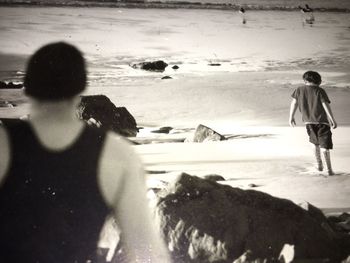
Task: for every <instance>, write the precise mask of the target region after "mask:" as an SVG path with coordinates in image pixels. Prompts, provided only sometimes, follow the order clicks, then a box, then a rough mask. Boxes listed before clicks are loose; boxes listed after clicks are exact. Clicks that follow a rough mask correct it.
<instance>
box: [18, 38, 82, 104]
mask: <svg viewBox="0 0 350 263" xmlns="http://www.w3.org/2000/svg"><path fill="white" fill-rule="evenodd" d="M85 86H86V68H85V60H84V57H83V55H82V53H81V52H80V51H79V50H78V49H77V48H76V47H74V46H72V45H70V44H67V43H64V42H58V43H52V44H48V45H45V46H43V47H41V48H40V49H39V50H38V51H36V52H35V53H34V55H33V56H32V57H31V58H30V59H29V62H28V64H27V70H26V75H25V78H24V87H25V93H26V94H27V95H29V96H31V97H33V98H35V99H38V100H44V101H58V100H63V99H69V98H72V97H74V96H75V95H77V94H79V93H80V92H82V91H83V90H84V89H85Z"/></svg>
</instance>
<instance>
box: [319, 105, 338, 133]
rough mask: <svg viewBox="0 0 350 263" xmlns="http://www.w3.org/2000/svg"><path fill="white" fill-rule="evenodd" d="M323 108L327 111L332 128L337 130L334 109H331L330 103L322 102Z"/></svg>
mask: <svg viewBox="0 0 350 263" xmlns="http://www.w3.org/2000/svg"><path fill="white" fill-rule="evenodd" d="M322 106H323V108H324V110H325V111H326V113H327V116H328V118H329V120H330V121H331V125H332V128H333V129H335V128H337V126H338V125H337V122H336V121H335V118H334V116H333V113H332V109H331V106H330V105H329V103H328V102H322Z"/></svg>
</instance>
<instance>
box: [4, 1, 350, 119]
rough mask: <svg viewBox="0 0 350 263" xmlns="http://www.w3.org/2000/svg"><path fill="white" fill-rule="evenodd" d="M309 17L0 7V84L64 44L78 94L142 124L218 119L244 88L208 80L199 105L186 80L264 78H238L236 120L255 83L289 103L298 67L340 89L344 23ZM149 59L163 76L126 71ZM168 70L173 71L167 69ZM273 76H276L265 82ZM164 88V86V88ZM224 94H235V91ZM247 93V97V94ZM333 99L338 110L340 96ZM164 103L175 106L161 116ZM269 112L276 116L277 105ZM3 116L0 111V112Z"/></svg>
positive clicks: (348, 22)
mask: <svg viewBox="0 0 350 263" xmlns="http://www.w3.org/2000/svg"><path fill="white" fill-rule="evenodd" d="M279 2H280V3H281V1H279ZM282 2H283V1H282ZM344 2H345V1H344ZM310 4H311V1H310ZM314 16H315V22H314V23H313V24H307V23H305V21H304V19H305V17H304V16H303V15H302V14H301V13H300V12H299V11H261V10H260V11H249V12H247V14H246V15H245V17H244V19H245V20H246V23H242V22H243V21H242V19H243V18H242V16H241V15H240V14H239V13H238V12H236V11H235V10H195V9H126V8H124V9H123V8H72V7H69V8H68V7H55V8H52V7H50V8H49V7H0V37H1V42H0V56H1V57H2V58H4V59H3V61H9V63H2V65H1V66H0V78H1V79H0V80H5V81H21V79H22V77H23V72H24V65H25V60H26V58H27V57H28V56H29V55H30V54H31V53H33V52H34V51H35V50H36V49H38V48H39V47H40V46H42V45H43V44H46V43H48V42H52V41H67V42H70V43H73V44H74V45H76V46H78V47H79V48H80V49H81V50H82V51H83V52H84V53H85V56H86V59H87V61H88V68H89V90H88V93H90V94H100V93H103V94H106V95H108V96H109V97H111V98H112V101H114V102H116V104H118V105H120V103H122V105H125V106H128V108H130V109H131V111H132V112H133V113H134V112H135V114H136V117H137V118H138V119H139V120H141V121H142V122H150V123H159V124H165V122H166V121H168V120H169V121H172V122H177V123H179V122H181V121H183V120H184V119H188V120H189V121H192V120H193V119H201V118H207V119H210V118H217V113H218V112H219V114H220V118H221V119H229V118H230V117H232V116H238V115H239V112H238V111H237V110H232V109H231V108H232V100H233V99H237V97H235V96H234V95H236V94H237V93H239V92H240V91H238V90H237V89H238V87H239V86H242V85H243V86H244V81H245V80H244V79H240V80H239V81H240V82H241V83H236V84H235V83H234V82H235V81H236V80H235V79H232V80H231V79H230V81H231V82H232V84H231V82H230V81H220V82H217V81H213V80H211V81H212V82H214V83H215V85H214V84H211V86H209V84H207V83H211V82H210V81H208V82H205V81H204V82H203V83H202V84H201V85H203V87H204V86H205V90H206V92H207V93H206V94H207V95H209V96H210V97H206V96H205V97H204V98H203V99H200V98H197V97H196V96H197V95H198V96H201V95H200V93H199V90H198V89H200V87H196V86H193V85H196V84H193V85H192V86H191V85H190V84H186V83H188V82H186V79H188V78H189V77H188V76H193V78H199V79H202V81H203V79H205V78H206V77H207V76H212V75H215V74H224V73H230V72H231V73H239V72H242V73H243V72H244V73H246V72H252V73H254V72H257V73H261V72H265V73H266V77H265V78H261V77H258V78H256V79H254V77H253V78H250V77H248V79H247V80H246V82H247V86H249V88H245V95H246V96H245V97H244V99H243V102H244V104H242V105H240V106H241V108H242V109H241V112H243V113H245V114H242V115H241V116H243V117H242V118H245V117H247V116H249V118H252V119H254V118H255V116H257V115H256V109H257V108H259V107H260V105H258V104H259V103H258V102H257V100H256V99H255V96H256V92H258V94H259V93H261V92H262V91H261V90H259V87H260V86H263V87H265V88H269V89H270V90H274V89H275V88H276V92H277V93H278V92H279V93H278V97H282V96H283V97H284V96H287V97H288V99H289V93H290V89H292V87H293V86H295V85H297V84H298V83H300V75H301V74H302V72H303V71H305V70H308V69H314V70H318V71H320V72H322V74H323V75H324V76H326V78H325V84H327V85H330V86H334V87H338V88H341V89H346V90H348V87H349V81H350V77H349V69H350V16H349V14H348V13H342V12H315V13H314ZM158 59H161V60H164V61H165V62H167V63H168V64H169V66H168V67H167V69H166V71H165V72H161V73H159V72H158V73H152V72H146V71H142V70H139V69H134V68H132V67H131V66H130V65H131V64H133V63H137V62H143V61H152V60H158ZM210 63H216V64H220V66H209V64H210ZM173 65H178V66H179V67H180V68H179V69H178V70H173V69H172V68H171V66H173ZM276 71H277V72H281V73H282V76H283V77H279V78H278V79H274V77H276V76H274V77H272V76H271V77H269V76H268V74H269V72H276ZM283 72H285V73H286V74H284V73H283ZM283 74H284V75H283ZM291 74H292V76H289V75H291ZM163 76H171V77H172V78H173V80H168V82H164V81H163V80H160V79H161V77H163ZM285 76H289V77H285ZM182 80H183V81H182ZM248 80H249V81H248ZM242 82H243V83H242ZM167 87H172V88H170V91H169V90H165V89H167ZM184 87H186V89H187V90H184ZM233 87H237V88H236V90H235V91H232V89H233ZM196 89H197V90H196ZM248 89H249V90H250V91H254V92H252V93H251V94H250V93H249V92H248V93H247V92H246V91H247V90H248ZM188 90H191V92H189V93H187V92H188ZM217 90H220V91H221V94H218V92H217ZM255 91H256V92H255ZM264 92H265V91H264ZM264 92H263V93H264ZM338 93H339V92H338ZM338 93H337V94H338ZM222 94H226V95H227V96H224V97H223V96H222ZM239 94H240V93H239ZM287 94H288V95H287ZM339 94H340V95H339V97H340V99H341V101H342V103H343V104H347V100H346V99H347V98H348V97H346V96H345V98H346V99H343V98H344V96H343V94H342V93H341V92H340V93H339ZM346 94H347V93H346ZM2 96H4V94H2ZM13 96H15V95H13V94H11V96H10V100H11V98H12V99H13ZM189 96H190V97H189ZM174 98H176V101H174V100H172V99H174ZM18 100H19V99H18ZM189 100H191V101H192V102H189ZM19 101H20V102H22V101H21V100H19ZM283 103H284V102H283ZM173 105H176V106H177V109H176V110H175V109H172V110H171V111H169V108H172V107H173ZM189 105H190V106H189ZM191 105H192V106H191ZM252 105H253V106H252ZM277 105H278V106H277V109H279V108H282V107H283V105H284V104H283V105H279V104H277ZM201 107H204V108H203V109H201ZM213 108H218V109H217V110H215V109H213ZM287 108H288V106H287V107H285V108H283V109H284V111H283V114H284V113H285V111H286V109H287ZM268 110H269V112H264V116H266V119H267V120H270V119H276V118H278V116H279V115H280V114H281V112H280V111H278V110H277V111H276V107H268ZM6 112H8V111H6ZM6 112H5V113H4V110H3V109H2V110H0V115H2V116H4V115H6ZM21 113H23V111H21ZM206 114H207V116H205V115H206ZM191 116H192V117H191ZM349 116H350V115H349ZM260 117H261V116H260ZM283 118H284V117H283ZM277 123H281V121H278V122H277ZM344 123H350V120H344Z"/></svg>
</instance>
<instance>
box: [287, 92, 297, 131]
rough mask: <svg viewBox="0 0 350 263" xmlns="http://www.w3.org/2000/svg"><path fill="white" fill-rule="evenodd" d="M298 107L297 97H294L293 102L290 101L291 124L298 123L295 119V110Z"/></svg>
mask: <svg viewBox="0 0 350 263" xmlns="http://www.w3.org/2000/svg"><path fill="white" fill-rule="evenodd" d="M297 108H298V102H297V100H296V99H294V98H293V99H292V102H291V103H290V111H289V125H290V126H292V127H294V126H295V125H296V122H295V119H294V115H295V112H296V110H297Z"/></svg>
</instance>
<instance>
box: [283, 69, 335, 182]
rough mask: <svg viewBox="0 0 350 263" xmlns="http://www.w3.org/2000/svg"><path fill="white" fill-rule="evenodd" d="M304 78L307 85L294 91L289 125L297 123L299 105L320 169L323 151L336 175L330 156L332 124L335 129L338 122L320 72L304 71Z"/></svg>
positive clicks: (329, 172)
mask: <svg viewBox="0 0 350 263" xmlns="http://www.w3.org/2000/svg"><path fill="white" fill-rule="evenodd" d="M303 79H304V82H305V85H303V86H300V87H298V88H297V89H296V90H295V91H294V92H293V93H292V98H293V99H292V102H291V105H290V113H289V125H290V126H292V127H294V126H295V125H296V122H295V119H294V115H295V112H296V109H297V108H298V107H299V110H300V112H301V115H302V119H303V122H304V123H305V124H306V131H307V133H308V135H309V140H310V142H311V143H312V144H313V146H314V154H315V157H316V161H317V168H318V170H319V171H323V163H322V158H321V152H322V153H323V156H324V159H325V162H326V165H327V171H328V175H334V172H333V169H332V164H331V158H330V149H333V142H332V132H331V129H330V126H332V128H333V129H335V128H337V123H336V121H335V119H334V117H333V113H332V110H331V107H330V105H329V104H330V100H329V98H328V96H327V93H326V92H325V90H324V89H322V88H321V87H320V84H321V82H322V79H321V76H320V74H319V73H317V72H315V71H307V72H305V73H304V75H303Z"/></svg>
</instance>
